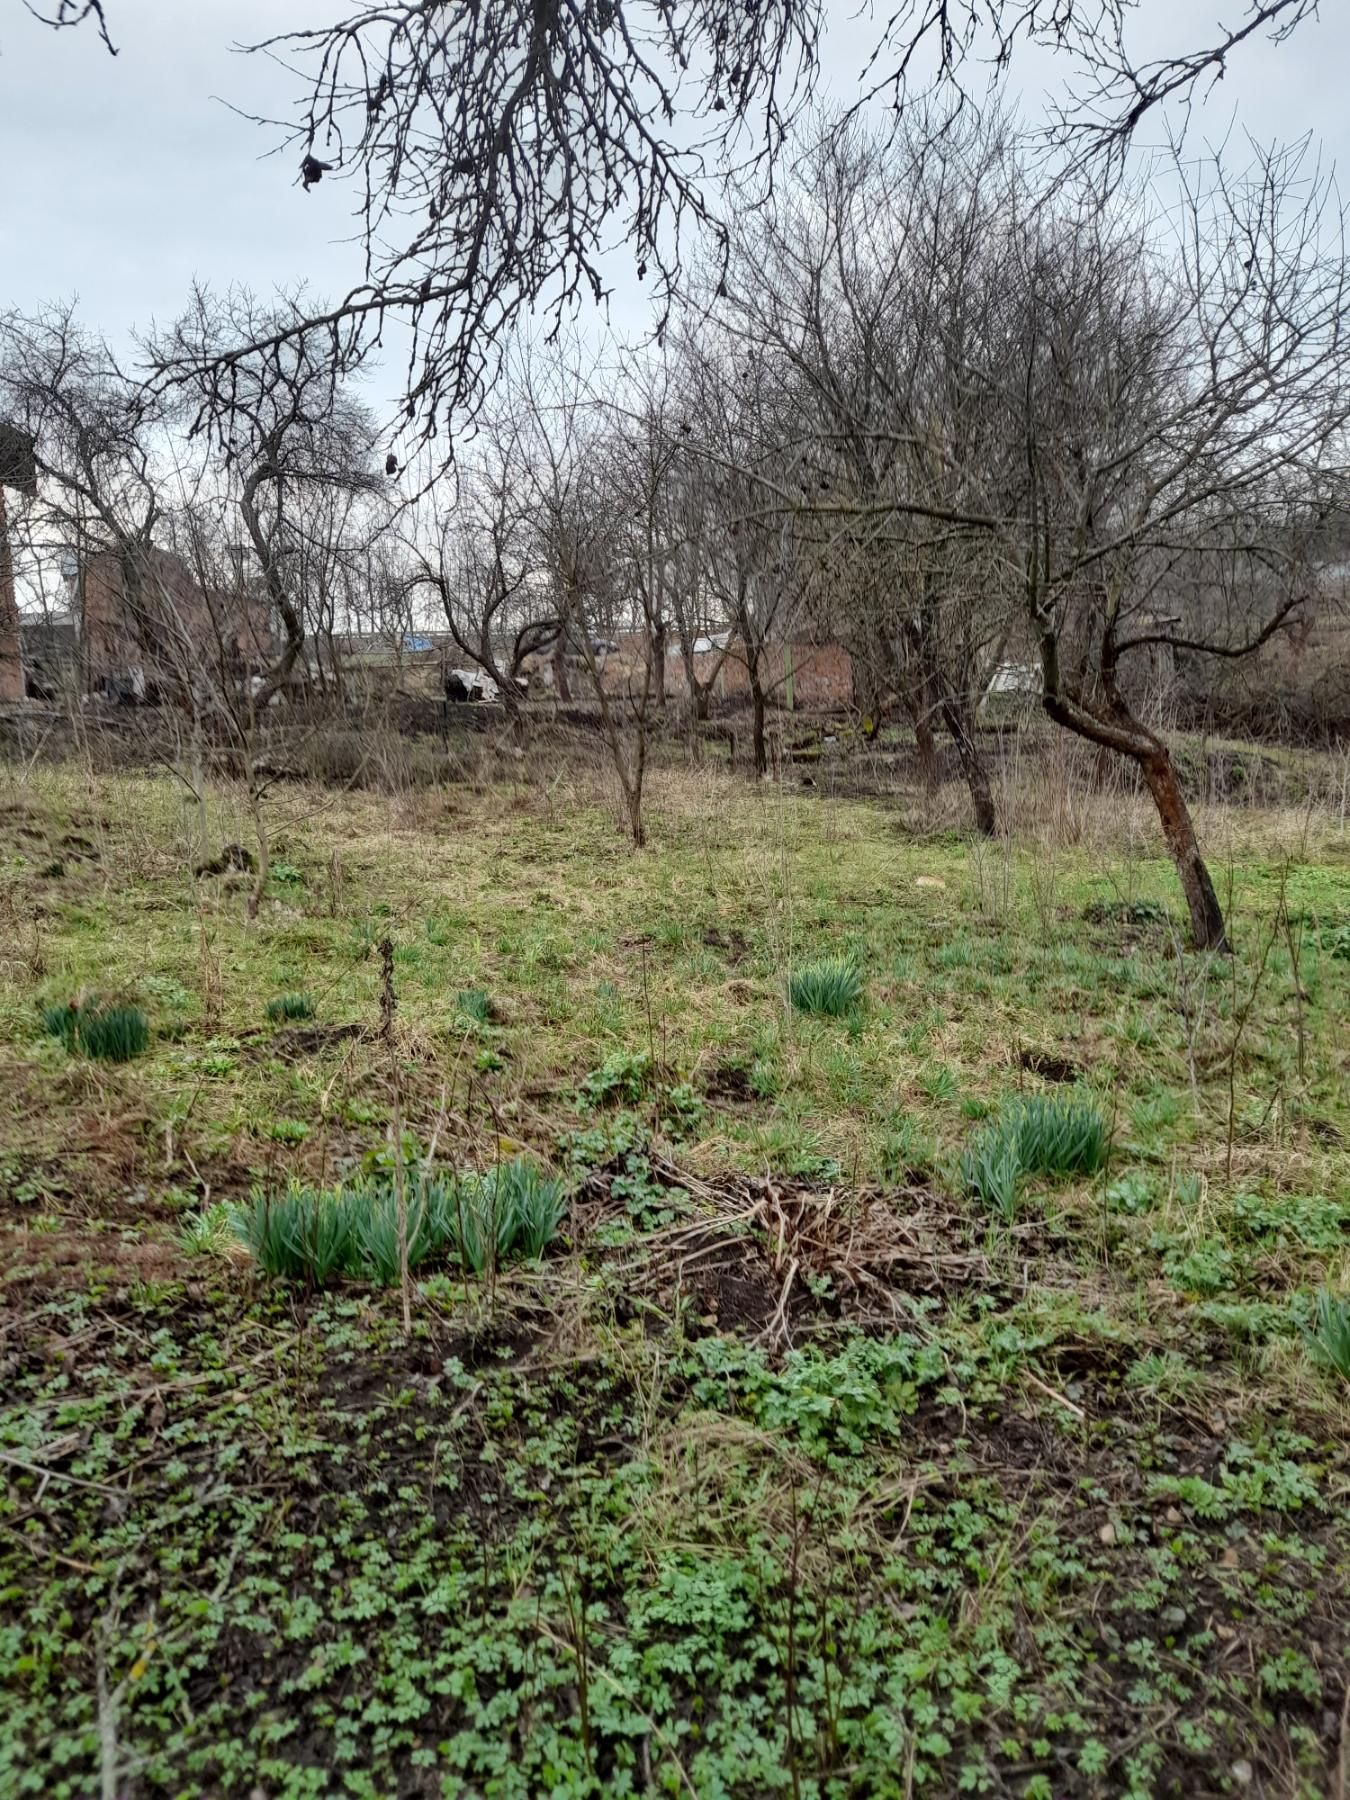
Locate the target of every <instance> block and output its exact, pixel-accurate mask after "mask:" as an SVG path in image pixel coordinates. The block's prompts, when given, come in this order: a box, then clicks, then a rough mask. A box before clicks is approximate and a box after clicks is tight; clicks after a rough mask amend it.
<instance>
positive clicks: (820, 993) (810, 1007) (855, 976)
mask: <svg viewBox="0 0 1350 1800" xmlns="http://www.w3.org/2000/svg"><path fill="white" fill-rule="evenodd" d="M862 996H863V978H862V971H861V970H860V969H859V968H858V965H857V963H856V962H854V960H853V959H852V957H847V956H827V957H824V958H823V959H822V960H821V961H820V962H816V963H808V964H807V966H806V967H805V968H803V969H797V970H795V971H794V972H793V975H792V977H791V979H790V980H789V982H788V997H789V999H790V1000H791V1001H792V1004H793V1006H794V1007H795V1008H796V1009H797V1011H798V1012H800V1013H808V1014H811V1015H812V1016H814V1017H817V1018H829V1019H842V1018H845V1017H847V1015H848V1014H850V1013H852V1012H854V1011H855V1010H856V1009H857V1007H858V1005H859V1004H860V1002H861V1000H862Z"/></svg>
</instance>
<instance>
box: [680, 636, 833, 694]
mask: <svg viewBox="0 0 1350 1800" xmlns="http://www.w3.org/2000/svg"><path fill="white" fill-rule="evenodd" d="M716 666H717V652H716V651H711V652H709V653H707V654H706V655H700V656H696V657H695V658H694V671H695V674H696V676H697V678H698V679H699V681H706V680H707V679H708V677H709V676H710V675H711V673H712V671H713V669H714V668H716ZM678 680H679V686H680V688H681V689H683V688H684V686H685V681H684V666H683V664H681V665H680V670H679V677H678ZM760 681H761V683H762V685H763V688H764V692H765V694H766V695H767V697H768V699H769V703H770V705H772V706H781V707H789V708H793V709H798V708H802V707H826V706H849V705H851V704H852V702H853V659H852V658H851V657H850V655H849V653H848V651H847V650H845V649H844V647H843V646H842V644H767V645H766V646H765V648H764V652H763V654H762V656H761V658H760ZM713 691H714V693H715V694H716V695H717V697H718V698H719V699H725V700H731V701H734V702H744V701H748V700H749V698H750V672H749V670H748V669H747V668H746V665H745V656H744V652H743V651H738V647H737V645H736V644H734V643H733V644H732V646H731V648H730V649H729V650H728V652H727V655H726V658H725V660H724V661H723V663H722V669H721V673H720V675H719V677H718V681H717V686H716V687H715V689H714V690H713Z"/></svg>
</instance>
